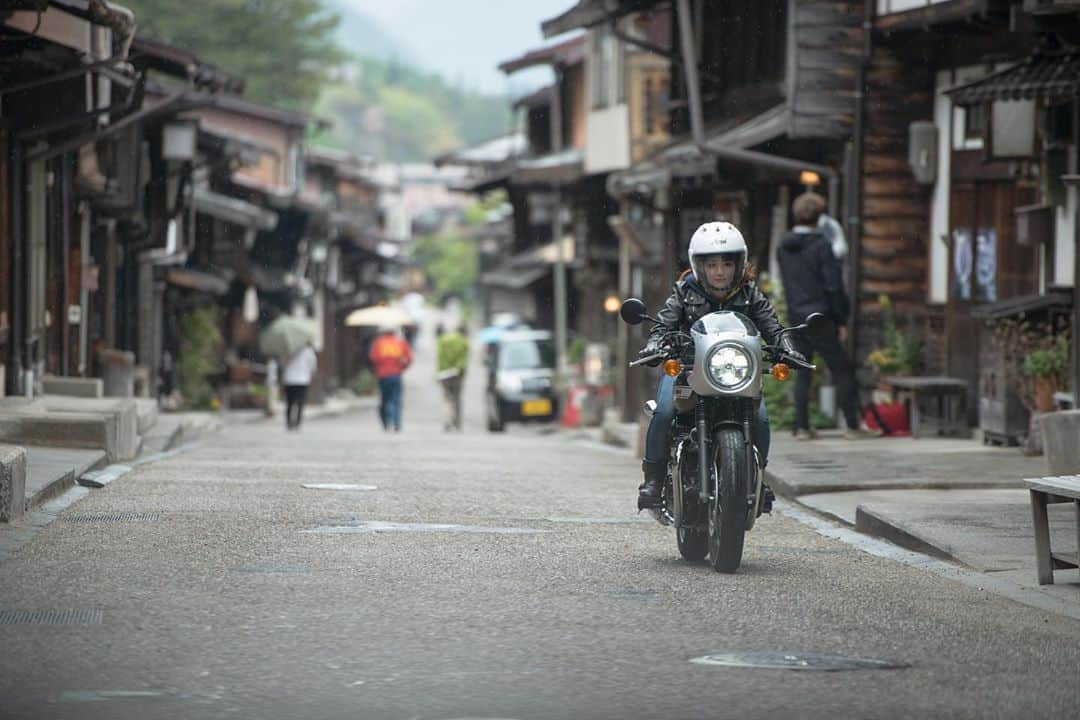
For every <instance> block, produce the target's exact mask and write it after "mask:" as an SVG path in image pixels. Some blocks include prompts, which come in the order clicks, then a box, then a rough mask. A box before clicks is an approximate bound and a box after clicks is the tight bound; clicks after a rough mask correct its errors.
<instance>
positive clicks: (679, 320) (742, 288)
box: [638, 222, 803, 509]
mask: <svg viewBox="0 0 1080 720" xmlns="http://www.w3.org/2000/svg"><path fill="white" fill-rule="evenodd" d="M687 254H688V255H689V257H690V270H689V271H688V273H686V274H684V275H683V277H682V278H681V279H680V280H679V281H678V282H677V283H676V284H675V287H674V288H673V290H672V292H671V296H670V297H668V299H667V302H666V303H665V304H664V308H663V309H662V310H661V311H660V312H659V313H657V315H656V319H657V320H658V321H659V322H657V323H656V324H654V325H653V327H652V330H651V331H650V332H649V339H648V341H647V342H646V343H645V346H644V347H643V348H642V349H641V350H640V351H639V352H638V356H639V357H642V358H644V357H647V356H649V355H655V354H656V353H657V352H659V351H660V350H661V347H660V341H661V338H662V337H663V336H664V334H665V333H668V332H671V331H672V330H683V331H687V330H689V329H690V326H691V325H693V324H694V323H695V322H697V320H698V319H699V318H701V317H702V316H703V315H707V314H708V313H711V312H716V311H718V310H732V311H735V312H738V313H742V314H743V315H745V316H747V317H748V318H750V320H751V321H752V322H753V323H754V325H755V326H756V327H757V329H758V332H760V333H761V335H762V337H763V338H764V339H765V342H767V343H768V344H770V345H776V344H779V345H780V346H782V347H784V348H785V349H786V350H787V351H788V352H790V353H791V354H792V355H794V356H795V357H797V358H799V359H803V357H802V355H801V354H800V353H799V352H798V350H797V349H796V348H795V346H794V345H793V344H792V342H791V340H790V339H789V338H788V336H786V335H781V331H782V330H783V328H782V327H781V325H780V320H779V318H777V316H776V310H775V309H774V308H773V304H772V302H771V301H770V300H769V298H767V297H766V296H765V295H764V294H763V293H762V292H761V290H759V289H758V287H757V284H756V283H755V282H754V274H755V272H754V269H753V267H752V266H751V265H750V264H749V263H747V248H746V240H745V239H744V238H743V236H742V233H741V232H739V229H738V228H736V227H735V226H734V225H732V224H731V223H727V222H711V223H705V224H704V225H702V226H701V227H699V228H698V229H697V230H696V231H695V232H694V234H693V236H692V237H691V238H690V247H689V250H688V253H687ZM652 364H656V363H652ZM674 390H675V379H674V378H672V377H669V376H667V375H664V376H663V377H662V378H661V379H660V386H659V387H658V388H657V391H656V410H655V412H654V413H653V416H652V420H651V421H650V422H649V429H648V432H647V434H646V436H645V458H644V462H643V463H642V468H641V469H642V472H643V473H644V475H645V481H644V482H643V483H642V485H641V487H640V488H638V508H639V509H642V508H648V507H657V506H659V505H660V503H661V499H662V496H663V488H664V482H665V481H666V479H667V470H668V454H669V448H668V446H669V444H670V442H671V438H670V435H671V421H672V419H673V418H674V417H675V402H674ZM753 433H754V441H755V444H756V445H757V448H758V451H759V452H760V453H761V458H762V462H763V463H764V462H766V461H767V460H768V457H769V438H770V436H769V416H768V413H767V412H766V410H765V401H764V399H762V402H761V405H760V407H759V410H758V417H757V422H756V423H755V424H754V429H753ZM766 497H768V498H771V493H770V492H768V491H767V492H766Z"/></svg>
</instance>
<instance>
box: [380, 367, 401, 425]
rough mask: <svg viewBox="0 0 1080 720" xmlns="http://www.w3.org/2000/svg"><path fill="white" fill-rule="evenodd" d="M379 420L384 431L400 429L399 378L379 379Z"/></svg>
mask: <svg viewBox="0 0 1080 720" xmlns="http://www.w3.org/2000/svg"><path fill="white" fill-rule="evenodd" d="M379 419H380V420H382V424H383V428H384V429H386V430H390V429H393V430H400V429H401V376H400V375H392V376H390V377H384V378H380V379H379Z"/></svg>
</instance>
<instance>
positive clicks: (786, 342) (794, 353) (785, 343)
mask: <svg viewBox="0 0 1080 720" xmlns="http://www.w3.org/2000/svg"><path fill="white" fill-rule="evenodd" d="M780 347H781V348H783V350H784V354H785V355H787V356H788V357H790V358H791V359H792V360H797V361H799V362H808V361H807V359H806V356H805V355H803V354H802V353H801V352H799V351H798V350H796V349H795V344H794V343H792V342H791V339H790V338H784V339H783V340H781V341H780Z"/></svg>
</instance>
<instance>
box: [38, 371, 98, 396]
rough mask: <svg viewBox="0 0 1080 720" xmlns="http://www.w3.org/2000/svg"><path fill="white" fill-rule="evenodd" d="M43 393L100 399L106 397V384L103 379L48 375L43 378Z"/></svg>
mask: <svg viewBox="0 0 1080 720" xmlns="http://www.w3.org/2000/svg"><path fill="white" fill-rule="evenodd" d="M41 391H42V392H43V393H45V394H46V395H68V396H71V397H81V398H100V397H104V396H105V382H104V381H103V380H102V379H101V378H83V377H61V376H59V375H46V376H44V377H43V378H41Z"/></svg>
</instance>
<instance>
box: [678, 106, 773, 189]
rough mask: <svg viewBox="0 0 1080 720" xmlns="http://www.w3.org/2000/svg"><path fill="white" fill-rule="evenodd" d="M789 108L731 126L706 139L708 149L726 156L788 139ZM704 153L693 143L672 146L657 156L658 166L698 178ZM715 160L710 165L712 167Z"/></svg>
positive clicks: (745, 119) (715, 132) (763, 114)
mask: <svg viewBox="0 0 1080 720" xmlns="http://www.w3.org/2000/svg"><path fill="white" fill-rule="evenodd" d="M788 116H789V112H788V106H787V104H786V103H785V104H781V105H777V106H775V107H773V108H770V109H769V110H766V111H765V112H763V113H761V114H759V115H754V116H753V117H751V118H749V119H747V118H744V119H743V120H742V121H739V122H737V124H735V125H734V126H728V127H726V128H721V129H717V130H714V131H713V132H711V133H709V134H707V135H706V136H705V147H706V148H708V149H709V150H711V151H715V152H718V153H723V152H724V151H728V150H732V149H739V150H742V149H745V148H750V147H754V146H755V145H760V144H762V143H764V142H768V141H769V140H772V139H774V138H778V137H780V136H781V135H784V134H785V133H786V132H787V129H788ZM702 155H703V153H702V152H701V151H700V150H699V149H698V148H697V147H696V146H695V145H694V143H692V142H690V141H689V140H686V141H683V142H680V143H677V144H675V145H670V146H668V147H666V148H664V149H663V150H660V151H659V152H658V153H657V155H656V160H657V162H658V163H659V164H660V165H662V166H664V167H666V168H668V169H669V170H671V171H672V172H673V173H675V174H676V175H678V174H685V173H684V172H683V171H688V173H689V174H698V172H699V167H700V165H701V162H702ZM711 162H712V161H711V160H710V161H709V163H710V164H711Z"/></svg>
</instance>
